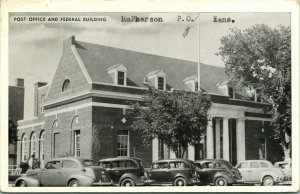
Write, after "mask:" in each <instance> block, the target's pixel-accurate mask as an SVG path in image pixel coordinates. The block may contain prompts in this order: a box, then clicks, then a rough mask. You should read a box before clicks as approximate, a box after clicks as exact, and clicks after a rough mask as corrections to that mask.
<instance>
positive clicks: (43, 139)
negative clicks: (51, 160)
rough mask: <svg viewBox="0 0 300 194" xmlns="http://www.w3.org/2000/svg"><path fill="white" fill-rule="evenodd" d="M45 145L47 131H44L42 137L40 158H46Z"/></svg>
mask: <svg viewBox="0 0 300 194" xmlns="http://www.w3.org/2000/svg"><path fill="white" fill-rule="evenodd" d="M44 146H45V132H42V134H41V137H40V160H45V152H44Z"/></svg>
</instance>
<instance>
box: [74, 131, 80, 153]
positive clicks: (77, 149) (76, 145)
mask: <svg viewBox="0 0 300 194" xmlns="http://www.w3.org/2000/svg"><path fill="white" fill-rule="evenodd" d="M74 154H75V156H76V157H80V130H76V131H74Z"/></svg>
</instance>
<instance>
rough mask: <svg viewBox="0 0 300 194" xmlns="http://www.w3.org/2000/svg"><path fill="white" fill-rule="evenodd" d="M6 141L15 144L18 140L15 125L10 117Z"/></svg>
mask: <svg viewBox="0 0 300 194" xmlns="http://www.w3.org/2000/svg"><path fill="white" fill-rule="evenodd" d="M8 136H9V138H8V142H9V144H15V143H16V142H17V141H18V130H17V125H16V124H15V123H14V122H13V120H12V119H11V118H9V119H8Z"/></svg>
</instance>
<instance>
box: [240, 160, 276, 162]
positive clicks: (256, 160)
mask: <svg viewBox="0 0 300 194" xmlns="http://www.w3.org/2000/svg"><path fill="white" fill-rule="evenodd" d="M240 162H270V161H268V160H243V161H240Z"/></svg>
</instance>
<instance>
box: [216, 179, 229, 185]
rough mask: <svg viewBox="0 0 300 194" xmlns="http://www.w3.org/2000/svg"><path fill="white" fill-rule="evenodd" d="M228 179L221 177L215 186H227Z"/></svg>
mask: <svg viewBox="0 0 300 194" xmlns="http://www.w3.org/2000/svg"><path fill="white" fill-rule="evenodd" d="M227 185H228V182H227V179H226V178H224V177H219V178H217V179H216V180H215V186H227Z"/></svg>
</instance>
